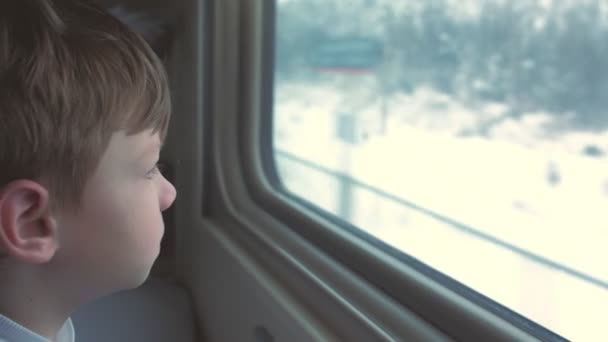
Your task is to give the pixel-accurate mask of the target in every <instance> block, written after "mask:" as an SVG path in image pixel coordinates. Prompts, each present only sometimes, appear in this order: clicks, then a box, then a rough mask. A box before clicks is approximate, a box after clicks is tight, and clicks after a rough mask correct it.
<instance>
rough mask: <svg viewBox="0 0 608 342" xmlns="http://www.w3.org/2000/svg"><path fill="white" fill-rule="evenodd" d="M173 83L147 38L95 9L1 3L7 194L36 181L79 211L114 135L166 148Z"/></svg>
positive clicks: (54, 2) (0, 134)
mask: <svg viewBox="0 0 608 342" xmlns="http://www.w3.org/2000/svg"><path fill="white" fill-rule="evenodd" d="M167 83H168V81H167V77H166V73H165V70H164V68H163V65H162V63H161V61H160V60H159V58H158V57H157V56H156V55H155V53H154V52H153V51H152V49H151V48H150V47H149V46H148V44H147V43H146V42H145V41H144V40H143V38H141V37H140V36H139V35H138V34H136V33H134V32H132V31H131V30H130V29H129V28H128V27H127V26H126V25H125V24H123V23H122V22H121V21H119V20H118V19H116V18H115V17H113V16H112V15H110V14H108V13H107V12H106V11H105V10H104V9H103V8H101V7H100V6H98V5H96V4H94V3H92V2H91V1H78V0H19V1H14V0H7V1H0V188H1V187H2V186H4V185H6V184H8V183H9V182H11V181H14V180H17V179H32V180H37V181H40V182H41V183H42V184H44V185H45V186H47V187H48V189H49V192H50V193H51V195H52V198H53V199H54V200H53V205H56V206H57V207H61V208H62V207H65V206H66V205H69V206H77V204H78V203H79V199H80V197H81V195H82V190H83V188H84V185H85V183H86V181H87V179H88V178H89V177H90V175H91V174H92V173H93V172H94V171H95V169H96V167H97V164H98V163H99V160H100V158H101V155H102V154H103V152H104V151H105V149H106V148H107V146H108V143H109V141H110V138H111V136H112V134H113V133H114V132H117V131H120V130H125V131H126V132H127V134H129V135H131V134H136V133H139V132H142V131H144V130H148V129H152V130H153V132H154V133H157V132H158V133H159V134H160V136H161V139H163V140H164V137H165V135H166V131H167V126H168V123H169V118H170V107H171V104H170V96H169V90H168V84H167Z"/></svg>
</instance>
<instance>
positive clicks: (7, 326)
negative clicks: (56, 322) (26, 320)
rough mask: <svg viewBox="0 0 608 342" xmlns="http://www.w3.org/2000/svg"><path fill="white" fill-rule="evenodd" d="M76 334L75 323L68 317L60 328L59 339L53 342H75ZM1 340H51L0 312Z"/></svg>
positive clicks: (36, 341)
mask: <svg viewBox="0 0 608 342" xmlns="http://www.w3.org/2000/svg"><path fill="white" fill-rule="evenodd" d="M74 336H75V333H74V325H73V324H72V320H71V319H68V320H67V321H66V322H65V324H64V325H63V327H61V330H59V333H58V334H57V340H56V341H53V342H74ZM0 342H49V340H48V339H47V338H45V337H42V336H40V335H38V334H36V333H34V332H33V331H30V330H29V329H27V328H25V327H23V326H22V325H20V324H18V323H16V322H13V321H12V320H10V319H8V318H7V317H5V316H3V315H1V314H0Z"/></svg>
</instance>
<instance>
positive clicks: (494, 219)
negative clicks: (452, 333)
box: [275, 83, 608, 340]
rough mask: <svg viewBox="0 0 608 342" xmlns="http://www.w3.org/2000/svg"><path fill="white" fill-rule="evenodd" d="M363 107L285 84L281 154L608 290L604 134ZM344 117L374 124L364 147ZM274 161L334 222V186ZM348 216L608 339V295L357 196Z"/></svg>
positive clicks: (510, 300) (485, 108)
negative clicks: (350, 137)
mask: <svg viewBox="0 0 608 342" xmlns="http://www.w3.org/2000/svg"><path fill="white" fill-rule="evenodd" d="M349 96H350V97H349ZM362 98H363V97H361V96H359V95H358V94H357V93H356V92H354V93H349V95H346V97H345V96H344V95H342V94H341V93H340V91H339V90H337V88H335V87H331V86H322V85H320V84H313V85H310V84H295V83H294V84H279V86H278V87H277V96H276V104H275V118H276V123H275V148H276V149H277V151H283V152H287V153H289V154H292V155H295V156H297V157H299V158H302V159H305V160H307V161H309V162H312V163H314V164H317V165H319V166H322V167H324V168H328V169H331V170H333V171H335V172H337V173H345V174H348V175H350V176H351V177H352V178H354V179H357V180H359V181H361V182H362V183H365V184H367V185H369V186H372V187H374V188H377V189H380V190H382V191H384V192H387V193H389V194H392V195H394V196H396V197H399V198H401V199H404V200H406V201H409V202H412V203H414V204H416V205H417V206H420V207H423V208H426V209H429V210H431V211H433V212H435V213H437V214H440V215H442V216H445V217H448V218H450V219H452V220H454V221H457V222H460V223H462V224H464V225H467V226H469V227H471V228H473V229H475V230H478V231H479V232H482V233H484V234H487V235H490V236H492V237H494V238H496V239H498V240H501V241H504V242H505V243H508V244H511V245H514V246H517V247H518V248H521V249H523V250H526V251H529V252H531V253H534V254H536V255H538V256H541V257H544V258H547V259H549V260H551V261H553V262H556V263H559V264H562V265H565V266H566V267H569V268H571V269H574V270H576V271H578V272H581V273H584V274H587V275H589V276H591V277H594V278H597V279H599V280H602V281H604V282H608V266H606V264H605V261H607V260H608V248H607V247H608V224H607V223H608V131H606V132H603V133H590V132H577V131H572V130H568V129H564V127H567V122H557V121H556V119H554V116H551V115H550V114H548V113H528V114H527V115H524V116H522V117H521V119H512V118H509V116H508V115H507V112H508V108H507V107H506V106H505V105H504V104H500V103H488V104H484V105H480V106H479V108H477V109H475V110H473V109H469V108H466V106H464V105H462V104H460V103H458V102H456V101H454V100H453V99H451V98H450V97H449V96H446V95H442V94H439V93H436V92H434V91H433V90H432V89H426V88H419V89H417V90H416V91H415V92H414V93H412V94H397V95H394V96H391V97H390V98H387V99H384V100H383V101H384V103H382V102H383V101H380V100H371V101H370V100H367V101H365V100H361V99H362ZM351 100H352V101H351ZM352 103H357V104H356V105H351V104H352ZM383 105H384V107H385V108H386V112H387V114H388V115H387V122H386V127H387V129H386V130H385V131H384V132H381V131H380V130H379V128H378V127H380V126H381V125H380V124H379V120H380V119H379V118H380V111H381V108H382V106H383ZM344 111H348V112H353V113H356V115H357V116H358V117H360V118H361V120H362V122H365V124H364V125H365V126H366V127H368V129H367V131H366V130H365V129H362V132H361V134H362V135H363V136H367V138H366V139H364V141H362V142H360V143H357V144H350V143H345V142H343V141H341V140H340V139H338V138H337V136H336V132H337V127H336V121H337V120H336V116H337V114H338V113H342V112H344ZM277 161H278V165H279V169H280V171H281V176H282V178H283V180H284V182H285V184H286V186H287V187H288V188H289V189H290V190H291V191H293V192H294V193H296V194H298V195H299V196H302V197H304V198H306V199H309V200H310V201H312V202H314V203H316V204H318V205H319V206H320V207H322V208H324V209H327V210H329V211H331V212H334V213H338V210H339V209H338V208H340V203H339V202H340V198H339V196H338V193H339V187H340V186H341V185H340V183H339V182H338V180H337V179H336V178H335V177H331V176H329V175H327V174H323V173H321V172H319V171H316V170H314V169H311V168H310V167H307V166H304V165H302V164H298V163H295V162H293V161H289V160H288V159H286V158H283V157H281V155H280V154H278V157H277ZM350 212H351V215H350V217H348V219H349V220H350V221H351V222H353V223H354V224H355V225H357V226H358V227H360V228H361V229H363V230H366V231H368V232H369V233H371V234H373V235H375V236H377V237H378V238H380V239H382V240H384V241H386V242H387V243H389V244H391V245H393V246H395V247H397V248H399V249H401V250H403V251H404V252H406V253H408V254H410V255H412V256H414V257H417V258H418V259H420V260H422V261H423V262H425V263H427V264H429V265H430V266H432V267H435V268H436V269H438V270H440V271H442V272H444V273H446V274H448V275H450V276H452V277H454V278H456V279H457V280H459V281H461V282H463V283H464V284H467V285H469V286H470V287H472V288H473V289H476V290H478V291H480V292H481V293H484V294H486V295H487V296H489V297H491V298H493V299H495V300H497V301H498V302H500V303H502V304H504V305H506V306H508V307H510V308H512V309H514V310H515V311H517V312H519V313H521V314H523V315H524V316H527V317H530V318H531V319H533V320H535V321H537V322H539V323H540V324H542V325H545V326H547V327H548V328H550V329H552V330H554V331H556V332H558V333H560V334H563V335H564V336H565V337H567V338H570V339H573V340H598V338H599V340H604V339H608V331H606V330H605V329H603V324H605V320H604V319H602V317H605V310H606V309H605V308H607V307H608V290H606V289H605V288H602V287H598V286H596V285H593V284H590V283H589V282H586V281H584V280H581V279H578V278H575V277H573V276H571V275H568V274H566V273H563V272H561V271H557V270H555V269H551V268H549V267H547V266H545V265H542V264H539V263H537V262H534V261H532V260H530V259H528V258H525V257H522V256H521V255H519V254H516V253H514V252H512V251H509V250H507V249H504V248H502V247H500V246H497V245H495V244H492V243H490V242H487V241H483V240H481V239H479V238H477V237H475V236H472V235H470V234H465V233H463V232H461V231H458V230H456V229H454V228H453V227H451V226H450V225H448V224H446V223H443V222H441V221H438V220H436V219H434V218H432V217H429V216H428V215H426V214H424V213H420V212H418V211H415V210H412V209H410V208H408V207H404V206H402V205H399V204H397V203H395V202H393V201H390V200H388V199H386V198H383V197H381V196H379V195H377V194H374V193H372V192H370V191H367V190H363V189H361V188H356V187H355V188H352V208H351V210H350ZM602 334H603V335H602ZM602 337H603V338H602Z"/></svg>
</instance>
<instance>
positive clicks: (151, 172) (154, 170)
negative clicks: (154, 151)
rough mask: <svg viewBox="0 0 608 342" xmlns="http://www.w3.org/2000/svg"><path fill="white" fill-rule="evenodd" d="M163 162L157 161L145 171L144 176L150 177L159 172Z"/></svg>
mask: <svg viewBox="0 0 608 342" xmlns="http://www.w3.org/2000/svg"><path fill="white" fill-rule="evenodd" d="M164 166H165V165H164V163H161V162H157V163H156V164H154V167H153V168H152V169H151V170H150V171H148V172H147V173H146V178H148V179H152V178H153V177H154V176H155V175H157V174H160V173H161V172H162V170H163V168H164Z"/></svg>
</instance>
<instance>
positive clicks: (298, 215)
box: [203, 0, 565, 340]
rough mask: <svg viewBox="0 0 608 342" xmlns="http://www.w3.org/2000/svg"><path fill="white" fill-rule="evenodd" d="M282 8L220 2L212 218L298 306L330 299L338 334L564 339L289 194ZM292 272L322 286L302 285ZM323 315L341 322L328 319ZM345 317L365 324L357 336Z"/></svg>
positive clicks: (208, 210)
mask: <svg viewBox="0 0 608 342" xmlns="http://www.w3.org/2000/svg"><path fill="white" fill-rule="evenodd" d="M275 6H276V1H274V0H265V1H255V0H224V1H221V2H216V3H215V6H214V9H213V10H214V14H215V18H214V19H215V21H214V24H213V28H214V32H213V36H214V37H215V42H213V43H212V46H213V48H214V49H213V53H214V56H213V61H212V63H211V64H210V65H209V66H208V67H209V68H211V70H208V71H209V73H211V74H212V80H211V82H210V84H211V85H212V86H213V87H212V90H210V91H211V98H212V101H211V102H212V103H211V105H210V110H211V111H212V112H213V114H214V120H213V122H212V123H211V125H212V126H213V132H214V133H211V134H213V137H214V139H213V146H212V147H210V149H211V152H210V157H211V158H212V159H213V164H214V168H213V172H212V174H211V175H210V176H209V177H210V179H213V180H214V182H213V183H214V184H212V185H213V186H210V189H209V191H210V193H212V195H208V196H207V200H206V201H203V203H204V204H205V203H206V205H205V209H204V210H203V214H204V215H207V216H208V218H209V219H210V220H215V221H217V222H230V225H233V226H234V227H238V228H236V229H234V230H232V231H230V232H225V233H226V234H228V235H229V236H231V238H232V239H234V240H235V241H237V242H238V243H239V244H240V245H242V246H244V248H245V249H246V250H247V251H249V253H250V254H251V255H255V256H257V262H259V264H260V265H261V266H263V267H265V268H268V269H269V270H271V272H274V274H275V277H276V279H281V283H282V285H283V286H285V287H286V288H287V289H288V291H289V292H290V293H292V295H294V296H295V297H296V298H299V299H300V300H304V299H305V298H308V299H309V297H307V296H309V294H307V292H315V291H316V292H317V293H324V296H326V297H324V298H329V299H330V301H329V302H327V303H323V305H322V304H321V303H314V301H313V303H309V304H308V308H309V309H310V310H311V312H316V313H317V315H325V316H326V317H325V318H326V320H328V321H329V322H332V320H333V322H341V323H342V324H343V325H340V324H338V326H339V327H340V326H341V327H342V328H345V327H346V324H350V325H348V329H355V330H357V329H361V332H358V333H363V334H365V333H367V334H369V335H368V336H375V337H377V338H386V337H391V336H398V337H404V336H410V337H411V336H412V335H411V334H412V333H414V334H420V335H417V336H433V333H437V334H438V335H437V336H442V335H443V334H445V335H447V336H449V337H450V338H454V339H457V340H460V339H462V340H477V339H492V340H521V339H539V340H565V339H563V338H562V337H560V336H558V335H557V334H555V333H553V332H551V331H550V330H548V329H546V328H544V327H542V326H540V325H538V324H536V323H535V322H533V321H531V320H528V319H526V318H524V317H522V316H521V315H519V314H517V313H515V312H513V311H512V310H510V309H508V308H506V307H503V306H502V305H500V304H497V303H496V302H494V301H492V300H491V299H489V298H487V297H485V296H483V295H481V294H479V293H477V292H475V291H474V290H472V289H470V288H468V287H467V286H466V285H463V284H461V283H459V282H457V281H456V280H454V279H452V278H450V277H448V276H446V275H443V274H442V273H440V272H437V271H435V270H433V269H432V268H430V267H429V266H427V265H425V264H424V263H422V262H420V261H418V260H416V259H415V258H413V257H410V256H408V255H406V254H405V253H403V252H401V251H398V250H396V249H395V248H392V247H390V246H388V245H386V244H385V243H383V242H382V241H380V240H378V239H376V238H375V237H373V236H371V235H369V234H367V233H365V232H363V231H362V230H359V229H357V228H356V227H354V226H352V225H350V224H349V223H347V222H343V221H342V220H340V219H338V218H336V217H334V216H332V215H330V214H328V213H326V212H325V211H323V210H320V209H319V208H317V207H315V206H314V205H312V204H310V203H308V202H306V201H304V200H301V199H299V198H298V197H296V196H293V195H289V194H288V193H287V191H285V189H284V188H283V187H282V185H281V182H280V178H279V176H278V174H277V171H276V169H275V168H274V152H273V148H272V146H273V141H272V139H273V134H272V130H273V126H272V124H273V110H272V108H273V93H274V32H275V31H274V30H275V26H274V24H275V13H276V8H275ZM236 13H238V18H234V17H230V16H231V15H233V14H236ZM220 39H223V42H219V40H220ZM210 202H214V203H215V204H210ZM263 255H265V256H263ZM288 272H296V273H298V274H300V275H301V276H302V277H303V278H301V279H300V280H301V281H305V282H308V283H307V284H308V285H311V286H310V287H309V288H306V286H304V287H305V288H299V287H298V286H297V285H294V282H293V281H291V282H290V281H288V280H287V279H286V278H288V277H291V275H292V274H289V273H288ZM333 274H339V276H337V278H338V279H332V278H335V276H334V275H333ZM412 294H415V295H412ZM315 296H316V295H315ZM316 298H321V297H318V296H317V297H316ZM308 299H307V300H308ZM328 305H329V306H328ZM331 305H337V306H336V308H334V311H332V309H331V308H330V306H331ZM322 306H323V307H325V310H329V311H330V312H331V313H327V314H323V313H322V312H324V311H322V310H320V309H319V308H320V307H322ZM336 310H341V314H340V313H336ZM328 315H335V316H336V317H337V316H340V315H342V316H340V317H342V318H335V317H333V318H332V317H330V318H327V316H328ZM344 315H345V316H344ZM343 317H351V318H355V319H356V320H358V321H359V322H361V323H363V324H362V325H361V326H359V327H353V325H352V320H351V321H348V322H347V321H344V318H343ZM420 318H421V319H422V320H421V319H420ZM404 319H405V320H408V322H409V321H411V324H409V325H408V324H404V322H405V321H404ZM425 322H426V323H425ZM427 323H428V325H427ZM336 329H339V328H336ZM408 329H410V330H408ZM435 329H436V331H435ZM414 330H416V331H414ZM412 331H414V332H412Z"/></svg>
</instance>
